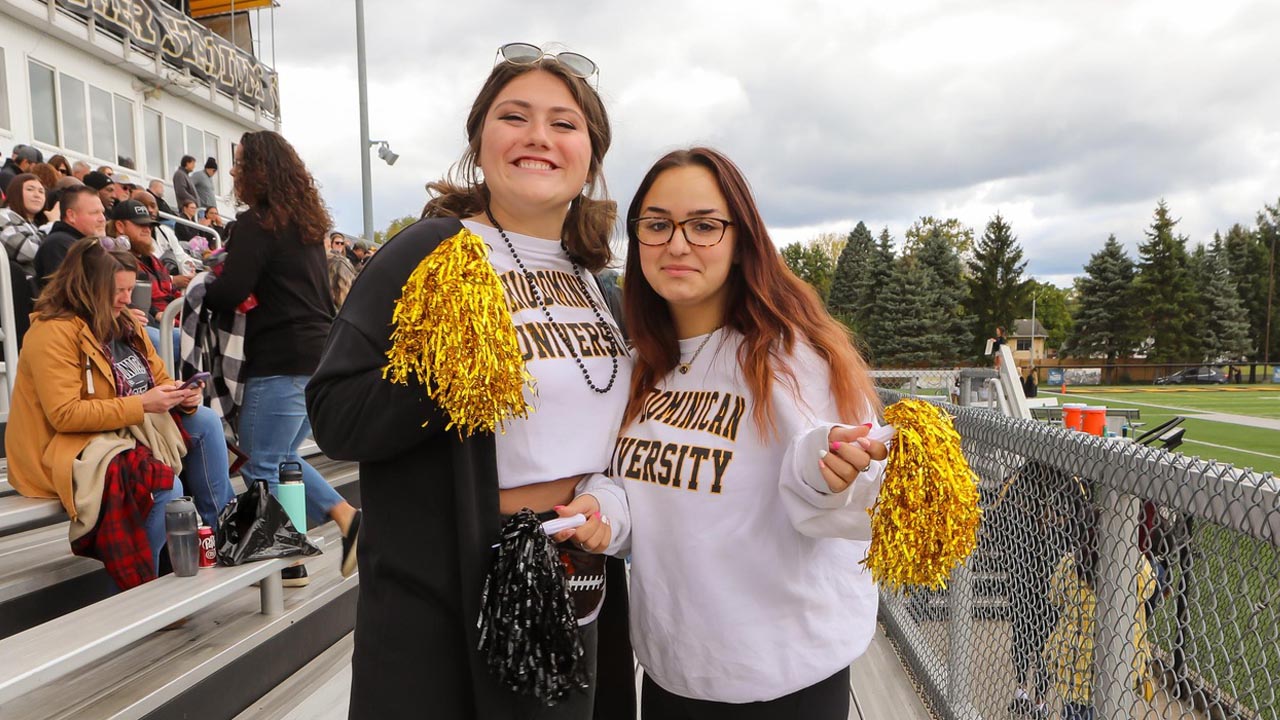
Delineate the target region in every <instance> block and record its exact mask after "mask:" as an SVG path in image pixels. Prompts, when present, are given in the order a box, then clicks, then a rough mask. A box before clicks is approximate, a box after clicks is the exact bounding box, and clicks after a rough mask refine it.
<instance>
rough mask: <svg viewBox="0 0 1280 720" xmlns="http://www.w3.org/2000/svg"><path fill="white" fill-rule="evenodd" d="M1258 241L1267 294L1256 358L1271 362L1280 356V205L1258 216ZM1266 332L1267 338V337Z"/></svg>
mask: <svg viewBox="0 0 1280 720" xmlns="http://www.w3.org/2000/svg"><path fill="white" fill-rule="evenodd" d="M1258 242H1259V244H1260V245H1262V247H1263V248H1264V249H1265V250H1266V258H1267V259H1266V265H1265V266H1264V269H1263V271H1262V274H1263V277H1264V278H1266V282H1267V291H1266V300H1265V303H1264V304H1265V308H1266V309H1265V310H1264V311H1263V325H1262V327H1263V330H1262V332H1261V333H1259V334H1258V338H1259V343H1258V344H1259V346H1260V353H1261V355H1260V357H1262V358H1263V359H1264V360H1268V361H1270V362H1273V363H1274V362H1275V361H1276V358H1277V357H1280V258H1277V257H1276V254H1277V252H1280V202H1277V203H1276V204H1275V205H1267V206H1265V209H1264V210H1263V211H1262V212H1260V213H1258ZM1268 330H1270V333H1271V337H1270V338H1268V337H1267V331H1268Z"/></svg>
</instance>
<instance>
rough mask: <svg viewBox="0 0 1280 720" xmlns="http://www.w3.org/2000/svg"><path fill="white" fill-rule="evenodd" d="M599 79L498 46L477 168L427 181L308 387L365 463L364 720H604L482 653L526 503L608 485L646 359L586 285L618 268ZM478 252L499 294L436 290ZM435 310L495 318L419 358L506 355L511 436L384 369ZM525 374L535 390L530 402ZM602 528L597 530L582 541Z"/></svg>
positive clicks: (475, 149)
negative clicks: (513, 406) (505, 680)
mask: <svg viewBox="0 0 1280 720" xmlns="http://www.w3.org/2000/svg"><path fill="white" fill-rule="evenodd" d="M595 72H596V68H595V64H594V63H592V62H591V61H590V60H588V59H587V58H585V57H583V56H581V55H577V54H576V53H560V54H558V55H547V54H544V52H543V50H542V49H540V48H537V47H534V46H531V45H526V44H522V43H517V44H512V45H508V46H504V47H503V48H502V49H501V50H500V59H499V62H498V64H497V65H496V66H495V67H494V69H493V71H492V72H491V73H490V74H489V77H488V79H487V80H486V81H485V83H484V85H483V86H482V87H481V89H480V93H479V95H478V96H477V97H476V99H475V101H474V102H473V104H472V107H471V111H470V113H469V115H468V118H467V122H466V129H467V138H468V146H467V149H466V151H465V152H464V154H463V157H462V160H461V161H460V162H459V163H458V164H457V165H456V166H455V167H454V169H453V171H452V172H451V174H450V176H449V177H447V178H446V179H443V180H440V181H437V182H434V183H431V185H430V186H429V189H430V191H431V194H432V198H431V199H430V201H429V202H428V203H427V206H426V209H425V210H424V213H423V215H424V219H423V220H421V221H420V222H418V223H417V224H415V225H413V226H411V227H409V228H407V229H405V230H404V231H402V232H400V233H399V234H398V235H396V236H395V237H394V238H392V239H391V240H390V241H389V242H388V243H386V244H385V245H384V246H383V247H382V249H381V250H380V251H379V252H378V253H377V255H376V256H374V257H373V258H372V260H370V261H369V263H368V266H367V267H366V268H365V269H364V270H363V271H362V273H361V275H360V277H359V278H358V279H357V281H356V282H355V284H354V286H353V287H352V288H351V292H350V294H349V295H348V296H347V299H346V302H345V303H344V304H343V306H342V310H341V312H340V313H339V315H338V318H337V320H336V321H335V323H334V326H333V331H332V332H331V334H330V336H329V341H328V345H327V347H326V349H325V354H324V358H323V359H322V361H321V363H320V367H319V369H318V370H317V372H316V374H315V377H313V378H312V380H311V383H310V385H309V386H308V390H307V395H308V407H309V409H310V412H311V418H312V424H313V426H314V428H315V437H316V440H317V441H318V443H319V444H320V447H321V448H322V449H323V450H324V451H325V453H326V454H328V455H329V456H330V457H333V458H337V459H343V460H358V461H360V463H361V465H360V473H361V478H360V479H361V499H362V501H363V503H364V513H365V520H364V524H363V529H362V531H361V539H360V551H359V566H360V575H361V578H360V603H359V606H358V610H357V619H356V645H355V653H354V656H353V659H352V665H353V681H352V690H351V717H352V718H387V717H409V716H417V715H418V714H419V713H421V712H422V708H423V707H429V708H430V709H431V712H432V713H433V714H435V715H438V716H439V717H449V718H484V719H485V720H490V719H499V720H500V719H503V718H566V719H567V718H589V717H591V716H592V705H593V695H592V688H588V689H587V691H586V692H571V693H570V694H569V695H568V696H567V697H565V698H563V699H561V700H559V702H557V703H556V704H554V705H552V706H550V707H546V706H544V705H542V704H541V703H539V702H538V701H536V700H533V699H530V698H525V697H520V696H517V695H515V694H513V693H512V692H510V691H508V690H507V689H506V688H505V687H503V686H502V685H500V684H499V682H498V681H497V680H495V679H494V676H493V675H492V673H491V672H490V670H489V668H488V666H487V664H486V660H485V658H484V657H483V656H482V655H481V653H480V652H478V651H477V646H478V643H479V634H478V630H477V625H476V623H477V618H478V617H479V614H480V607H481V594H482V590H483V585H484V579H485V574H486V572H487V571H488V569H489V565H490V563H491V560H492V556H493V550H492V547H493V545H494V543H496V542H498V541H499V537H500V532H499V531H500V529H501V528H502V525H503V517H504V516H508V515H511V514H514V513H517V512H518V511H520V510H521V509H522V508H529V509H530V510H533V511H534V512H537V513H540V514H541V515H542V516H543V517H554V516H555V511H554V510H555V508H556V506H563V505H566V504H568V503H569V502H570V501H571V500H572V499H573V497H574V495H575V493H576V492H577V491H578V489H580V488H584V487H586V486H587V485H589V484H590V483H592V482H607V480H605V479H604V478H603V476H601V475H598V472H599V470H600V469H601V468H603V467H605V465H607V464H608V458H609V453H610V450H611V449H612V447H613V443H614V439H615V437H616V431H617V427H618V424H619V422H620V421H621V418H622V413H623V409H624V407H625V405H626V387H627V384H628V382H629V379H630V367H631V366H630V360H629V358H628V355H627V352H626V349H625V345H624V343H623V341H622V339H621V337H620V332H619V331H618V329H617V324H616V323H615V322H614V320H613V318H612V317H611V316H610V314H609V310H608V308H607V307H606V304H605V301H604V299H603V297H602V296H601V293H600V291H599V288H598V287H597V286H596V283H595V282H594V280H593V278H592V277H591V275H590V273H591V272H593V271H597V270H600V269H601V268H603V267H604V266H605V265H606V264H607V263H608V262H609V260H610V257H611V255H610V249H609V237H610V233H611V230H612V228H613V225H614V220H615V217H616V205H615V204H614V203H613V202H612V201H610V200H608V199H607V198H605V196H604V178H603V176H602V174H601V163H602V161H603V159H604V155H605V152H606V151H607V150H608V149H609V144H610V140H611V130H610V126H609V120H608V116H607V114H606V112H605V108H604V105H603V103H602V102H601V100H600V97H599V95H598V94H597V93H596V91H595V90H594V89H593V88H592V87H591V85H590V84H589V83H588V79H589V78H590V77H592V76H593V75H595ZM464 248H469V250H468V251H466V252H464V251H463V249H464ZM470 251H474V252H475V255H467V252H470ZM476 256H478V257H479V258H480V259H479V260H477V261H476V263H475V264H474V265H473V266H470V267H471V269H472V270H473V271H477V272H478V275H479V276H483V277H485V278H491V280H492V284H491V285H489V286H488V288H489V289H488V291H484V290H481V289H479V288H481V285H482V283H481V282H480V281H478V280H476V279H475V278H474V277H471V278H470V279H464V280H462V281H460V282H458V283H457V284H456V286H451V289H449V290H445V291H436V290H432V289H431V288H433V287H439V286H441V284H443V283H446V282H448V278H452V277H453V275H452V273H451V270H450V268H451V267H453V266H454V264H455V263H457V264H460V263H464V261H466V260H467V258H468V257H471V258H474V257H476ZM486 292H492V293H494V294H496V297H489V296H488V295H486V294H485V293H486ZM481 296H484V297H487V298H488V299H487V300H485V301H482V300H481V299H480V298H481ZM437 302H439V303H442V304H445V305H450V306H451V307H452V306H453V303H455V302H456V303H458V304H460V305H461V309H460V310H459V311H458V314H459V317H458V318H456V321H457V322H458V323H459V326H460V327H461V326H468V323H470V322H473V321H477V322H478V320H477V319H478V318H480V317H482V313H483V312H484V310H485V308H486V307H492V305H493V304H496V305H498V306H501V307H500V308H499V310H498V311H497V312H498V315H497V317H498V320H496V321H495V322H493V323H492V325H490V326H488V327H489V330H488V332H487V333H486V334H485V335H483V336H481V337H480V338H479V339H478V340H475V341H472V343H471V344H468V345H464V346H454V345H453V344H452V343H453V342H454V337H453V336H454V335H455V333H452V332H451V331H449V330H447V329H446V330H445V332H443V333H442V334H441V336H440V337H439V338H437V339H438V340H439V342H440V343H442V344H441V345H440V346H439V348H438V349H437V350H436V351H435V352H434V353H433V352H432V351H424V350H423V349H422V348H421V347H418V348H416V349H412V348H411V350H412V352H410V353H408V354H409V355H411V358H410V359H411V360H414V361H425V362H428V363H431V362H434V361H436V360H439V361H441V362H442V364H443V365H444V366H448V367H450V368H451V367H456V366H458V365H460V364H461V363H463V360H464V359H466V358H472V357H475V356H489V355H494V354H498V353H501V352H504V351H510V353H511V354H510V356H509V367H505V368H504V369H507V370H510V371H512V372H514V373H516V377H517V383H516V387H515V395H516V396H517V398H519V399H521V401H522V402H523V403H527V404H528V406H529V409H528V411H527V414H526V415H524V416H519V415H515V416H507V417H505V418H504V419H503V420H502V421H501V428H500V431H498V429H497V428H496V427H486V426H484V425H483V424H482V423H479V422H478V421H477V423H476V424H473V423H472V422H471V419H472V415H471V414H470V412H469V409H468V408H464V407H462V406H460V405H451V404H450V403H451V402H453V401H452V400H447V399H446V398H445V396H444V395H443V393H442V391H441V392H440V393H438V394H435V395H432V393H433V392H437V391H440V386H439V385H438V384H436V383H435V382H434V381H430V382H428V383H426V384H424V382H423V380H422V376H421V375H408V376H407V378H406V379H405V383H406V384H399V383H396V382H393V381H392V380H391V379H388V378H386V377H384V368H389V361H390V364H391V366H392V368H390V369H389V371H390V370H393V369H394V366H395V364H396V362H397V358H405V357H406V352H405V351H404V350H403V348H402V341H403V338H404V337H405V333H407V332H409V331H411V330H412V329H413V326H412V325H411V321H412V316H415V314H416V313H418V312H420V311H424V312H425V311H427V310H429V309H430V308H431V307H433V306H434V305H433V303H437ZM486 302H488V303H490V304H489V305H486V304H485V303H486ZM483 316H484V317H488V315H483ZM450 327H452V326H450ZM426 329H427V330H428V331H430V330H431V328H426ZM431 347H436V346H434V345H433V346H431ZM437 356H439V357H437ZM504 357H505V356H504ZM525 372H527V373H528V375H529V376H530V377H531V378H532V379H533V380H534V382H535V383H536V384H531V385H528V386H524V387H523V388H522V387H521V385H520V381H519V377H520V376H521V374H523V373H525ZM392 377H394V375H393V376H392ZM482 379H483V378H482ZM535 388H536V389H535ZM483 399H485V400H488V399H489V398H488V396H484V398H483ZM451 422H457V423H458V426H453V425H451ZM600 526H601V520H600V519H599V518H598V517H592V518H590V519H589V520H588V523H587V526H586V527H590V528H596V529H598V528H599V527H600ZM565 552H566V553H567V552H569V551H568V550H566V551H565ZM573 553H575V554H576V557H574V558H572V559H571V561H570V562H569V563H567V564H570V565H574V566H575V571H574V572H576V573H577V574H575V575H574V577H575V578H578V579H579V582H577V583H574V584H573V586H575V587H577V586H581V587H579V589H580V590H581V591H582V594H581V595H580V596H575V603H576V607H577V609H578V610H579V613H578V620H577V625H578V629H579V633H580V637H581V640H582V644H583V646H584V649H585V651H586V655H585V657H584V658H583V660H584V661H585V662H586V663H587V667H588V670H589V672H590V674H592V675H594V671H595V668H596V665H595V662H596V658H595V654H596V645H597V635H598V633H599V632H601V629H600V628H601V627H602V622H603V621H602V620H597V617H598V613H599V611H600V610H599V609H600V597H601V595H602V594H603V589H602V587H601V586H602V584H603V575H602V572H603V571H602V570H600V569H599V567H598V566H599V556H594V557H592V556H590V555H588V554H587V553H581V552H578V551H577V549H574V550H573ZM590 566H597V567H596V569H594V570H586V568H587V567H590ZM597 576H599V582H597V581H596V580H597ZM614 592H615V589H614V588H613V587H610V589H609V593H610V594H612V593H614ZM592 593H594V594H592ZM622 638H624V641H623V642H622V643H621V644H620V645H619V644H613V643H612V641H601V642H600V649H601V652H605V651H606V649H608V650H610V651H613V654H611V655H610V657H618V656H621V657H623V658H624V661H623V668H624V669H623V675H624V682H623V685H624V686H627V687H629V688H634V679H633V678H632V677H631V676H630V672H629V669H630V664H629V663H630V651H629V648H628V647H627V646H626V645H625V633H624V634H622ZM619 650H621V652H618V651H619ZM601 661H602V662H603V658H601ZM593 679H594V678H593ZM633 692H634V690H632V693H633ZM599 699H600V700H603V698H599ZM624 703H625V701H624ZM628 712H630V714H631V716H634V706H633V705H631V706H630V707H627V709H625V710H621V711H601V713H600V715H598V716H602V717H626V716H627V713H628Z"/></svg>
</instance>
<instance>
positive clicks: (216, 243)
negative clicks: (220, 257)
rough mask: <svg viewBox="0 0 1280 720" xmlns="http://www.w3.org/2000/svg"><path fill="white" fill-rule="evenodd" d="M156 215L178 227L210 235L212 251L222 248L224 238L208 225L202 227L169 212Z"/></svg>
mask: <svg viewBox="0 0 1280 720" xmlns="http://www.w3.org/2000/svg"><path fill="white" fill-rule="evenodd" d="M156 214H157V215H159V216H160V219H161V220H171V221H173V222H174V223H176V224H178V225H185V226H186V227H189V228H191V229H192V230H195V231H197V232H200V233H203V234H205V235H208V236H209V238H210V240H209V249H210V250H217V249H218V248H219V247H221V246H222V236H221V235H219V234H218V231H217V230H214V229H213V228H211V227H209V226H208V225H201V224H200V223H198V222H192V221H190V220H188V219H186V218H184V217H182V216H180V215H170V214H169V213H167V212H158V213H156Z"/></svg>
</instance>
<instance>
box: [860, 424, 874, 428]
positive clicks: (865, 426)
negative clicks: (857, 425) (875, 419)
mask: <svg viewBox="0 0 1280 720" xmlns="http://www.w3.org/2000/svg"><path fill="white" fill-rule="evenodd" d="M862 427H864V428H870V427H872V425H871V423H862Z"/></svg>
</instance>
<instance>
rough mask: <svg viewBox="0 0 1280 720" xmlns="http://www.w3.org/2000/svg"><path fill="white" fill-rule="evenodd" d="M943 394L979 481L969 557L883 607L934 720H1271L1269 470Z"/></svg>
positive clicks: (1275, 547)
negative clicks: (978, 519)
mask: <svg viewBox="0 0 1280 720" xmlns="http://www.w3.org/2000/svg"><path fill="white" fill-rule="evenodd" d="M878 382H880V381H879V380H878ZM881 396H882V399H883V400H884V402H885V403H886V404H890V403H893V402H895V401H896V400H898V399H900V398H901V397H902V394H901V393H899V392H896V391H893V390H881ZM942 397H943V398H945V397H946V395H945V394H944V395H943V396H942ZM940 404H942V406H943V407H944V408H945V409H946V410H947V411H948V412H949V413H951V414H952V415H953V416H954V417H955V426H956V429H957V430H958V431H959V433H960V436H961V438H962V444H963V449H964V453H965V457H966V458H967V459H968V461H969V463H970V465H971V467H972V468H973V470H974V472H975V473H976V475H977V478H978V483H979V489H980V495H981V502H982V508H983V520H982V526H981V529H980V531H979V544H978V549H977V550H976V552H975V553H974V555H973V556H972V557H971V558H970V559H969V561H968V563H967V564H966V565H965V566H962V567H959V568H957V569H956V570H955V572H954V573H953V574H952V576H951V578H950V581H949V583H948V585H947V588H946V589H945V590H943V591H940V592H928V591H914V592H911V591H908V592H903V593H890V592H884V591H882V592H881V613H880V614H881V619H882V620H883V621H884V622H885V624H886V626H887V627H888V629H889V631H890V635H891V637H893V639H894V640H895V642H897V643H898V645H899V648H900V650H901V651H902V653H903V655H904V657H905V658H906V659H907V661H908V664H909V665H910V666H911V668H912V669H913V671H914V674H915V675H916V677H917V680H918V681H919V682H920V683H921V686H922V687H923V688H924V694H925V696H926V699H927V700H928V701H929V702H930V704H931V705H932V706H933V709H934V711H935V712H937V713H938V714H939V715H941V716H943V717H948V718H1005V717H1046V718H1048V717H1063V718H1068V717H1072V718H1075V717H1079V718H1085V717H1091V718H1096V719H1098V720H1109V719H1111V718H1129V717H1136V718H1225V717H1232V718H1234V717H1239V718H1275V717H1280V690H1278V689H1277V688H1276V687H1275V686H1277V685H1280V683H1276V682H1275V680H1276V678H1277V677H1280V629H1278V627H1280V502H1278V501H1280V485H1278V484H1277V482H1276V479H1275V478H1273V477H1272V476H1271V475H1270V474H1265V475H1262V474H1257V473H1254V472H1252V471H1250V470H1248V469H1245V470H1240V469H1236V468H1233V467H1231V466H1228V465H1222V464H1218V463H1214V462H1207V461H1203V460H1200V459H1198V458H1191V457H1186V456H1183V455H1181V454H1177V453H1173V452H1169V451H1167V450H1163V449H1158V448H1154V447H1145V446H1143V445H1139V444H1136V443H1132V442H1124V441H1117V440H1115V439H1104V438H1099V437H1094V436H1091V435H1085V434H1082V433H1077V432H1072V431H1069V430H1064V429H1062V428H1061V427H1054V426H1050V425H1046V424H1042V423H1037V422H1035V421H1031V420H1024V419H1017V418H1011V417H1007V416H1004V415H1001V414H999V413H996V412H992V411H990V410H985V409H981V408H975V407H960V406H958V405H952V404H948V403H946V402H941V403H940ZM1069 713H1074V714H1069ZM1090 713H1091V714H1090Z"/></svg>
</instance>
